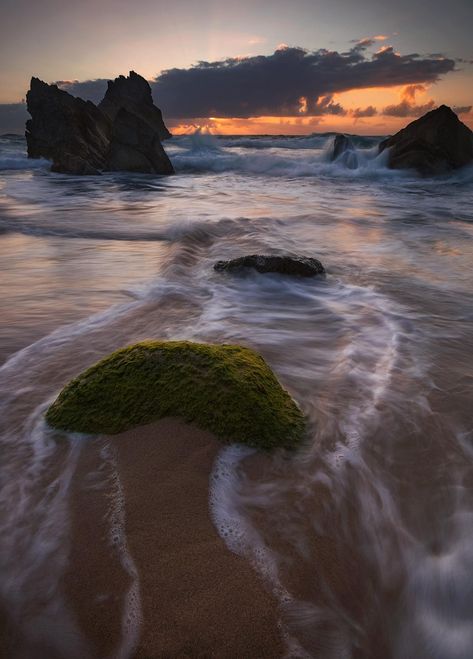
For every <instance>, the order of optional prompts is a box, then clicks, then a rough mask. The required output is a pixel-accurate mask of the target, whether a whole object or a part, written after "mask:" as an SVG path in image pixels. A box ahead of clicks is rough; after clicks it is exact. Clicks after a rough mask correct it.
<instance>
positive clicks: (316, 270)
mask: <svg viewBox="0 0 473 659" xmlns="http://www.w3.org/2000/svg"><path fill="white" fill-rule="evenodd" d="M245 268H253V269H254V270H256V271H257V272H261V273H265V272H278V273H280V274H283V275H298V276H300V277H314V276H315V275H321V274H324V273H325V269H324V266H323V265H322V264H321V263H320V261H318V260H317V259H312V258H307V257H304V256H261V255H258V254H253V255H251V256H241V257H240V258H237V259H232V260H231V261H217V263H216V264H215V265H214V269H215V270H217V271H218V272H238V271H242V270H243V269H245Z"/></svg>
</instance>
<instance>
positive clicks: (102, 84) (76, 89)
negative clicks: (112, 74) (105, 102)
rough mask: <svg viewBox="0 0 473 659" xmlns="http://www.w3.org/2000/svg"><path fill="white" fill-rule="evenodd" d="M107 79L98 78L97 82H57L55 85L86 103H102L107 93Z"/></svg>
mask: <svg viewBox="0 0 473 659" xmlns="http://www.w3.org/2000/svg"><path fill="white" fill-rule="evenodd" d="M107 82H108V80H107V79H104V78H97V79H95V80H85V81H83V82H80V81H79V80H56V81H55V83H54V84H55V85H57V86H58V87H60V88H61V89H64V90H65V91H66V92H69V94H72V96H80V97H81V98H83V99H84V100H85V101H92V103H100V101H101V100H102V99H103V97H104V95H105V92H106V91H107Z"/></svg>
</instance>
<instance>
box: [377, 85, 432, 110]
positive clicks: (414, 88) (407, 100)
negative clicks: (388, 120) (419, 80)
mask: <svg viewBox="0 0 473 659" xmlns="http://www.w3.org/2000/svg"><path fill="white" fill-rule="evenodd" d="M425 92H426V88H425V86H424V85H420V84H417V85H407V86H406V87H404V89H403V90H402V92H401V102H400V103H397V104H394V105H388V106H386V107H385V108H384V109H383V114H384V115H386V116H389V117H421V116H422V115H423V114H425V113H426V112H429V111H430V110H433V109H434V107H435V102H434V101H433V100H432V99H429V100H428V101H427V102H426V103H422V104H419V105H418V104H417V103H416V94H417V93H421V94H423V93H425Z"/></svg>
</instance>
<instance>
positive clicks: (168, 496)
mask: <svg viewBox="0 0 473 659" xmlns="http://www.w3.org/2000/svg"><path fill="white" fill-rule="evenodd" d="M107 447H108V448H107ZM110 447H111V448H112V453H114V457H113V459H114V460H116V465H117V467H118V472H119V476H120V481H121V485H122V492H123V499H124V504H125V505H124V514H125V529H126V542H127V549H128V555H129V556H131V557H132V559H133V561H134V564H135V566H136V570H137V572H138V575H139V588H140V594H141V604H142V621H141V626H140V637H139V641H138V644H137V649H136V651H135V652H134V655H133V656H136V657H140V658H142V659H145V658H146V659H150V658H152V657H219V658H220V657H229V658H230V657H280V656H282V655H283V652H284V650H283V643H282V639H281V637H280V633H279V630H278V627H277V618H278V613H277V606H276V602H275V600H274V599H273V597H272V596H271V595H270V594H269V593H268V592H267V591H266V589H265V587H264V585H263V584H262V582H261V581H260V579H259V577H258V576H257V574H256V573H255V572H254V571H253V569H252V568H251V567H250V565H249V564H247V562H246V561H244V560H243V559H242V558H240V557H238V556H236V555H234V554H232V553H231V552H229V551H228V549H227V548H226V546H225V544H224V542H223V541H222V540H221V538H220V537H219V536H218V535H217V533H216V531H215V529H214V527H213V525H212V522H211V519H210V516H209V509H208V486H209V474H210V470H211V468H212V465H213V462H214V459H215V456H216V455H217V452H218V450H219V448H220V447H221V444H220V443H219V442H218V441H217V440H216V439H215V438H214V437H213V436H212V435H211V434H209V433H206V432H203V431H200V430H198V429H196V428H194V427H192V426H190V425H187V424H185V423H183V422H180V421H177V420H174V419H166V420H163V421H161V422H159V423H156V424H152V425H149V426H145V427H142V428H138V429H134V430H131V431H128V432H125V433H123V434H121V435H117V436H115V437H113V438H110V439H97V440H92V441H90V444H89V446H87V447H86V448H85V449H84V450H83V451H82V455H81V458H80V462H79V465H78V469H77V472H76V474H75V478H74V483H73V491H72V497H71V506H72V529H71V532H72V538H71V554H70V564H69V568H68V570H67V572H66V575H65V581H64V586H65V591H66V596H67V600H68V601H69V603H70V605H71V606H72V609H73V611H74V613H75V616H76V618H77V620H78V623H79V628H80V630H81V632H82V634H83V635H84V636H85V637H86V639H87V644H88V652H89V653H90V655H91V656H92V657H106V656H107V657H108V656H118V655H117V653H118V649H119V647H120V644H121V636H122V629H121V622H122V620H121V618H122V613H123V603H124V598H125V595H126V593H127V591H128V589H129V587H130V584H131V583H132V578H131V577H130V575H129V574H128V573H127V570H126V569H125V568H124V567H123V546H122V545H121V544H120V542H118V544H117V543H115V545H111V542H110V515H111V514H112V516H113V514H114V513H113V510H112V511H111V509H110V506H111V502H112V499H111V496H110V495H111V492H112V488H113V484H112V483H111V481H110V479H109V474H107V473H106V472H107V468H106V467H104V466H103V460H102V461H100V460H99V459H98V457H99V454H100V452H102V457H103V455H104V453H103V452H104V451H105V452H107V451H109V450H110ZM101 463H102V468H101V469H100V468H99V465H100V464H101ZM104 483H106V485H105V486H104ZM113 547H115V550H114V549H113ZM123 629H125V630H126V626H125V627H124V628H123Z"/></svg>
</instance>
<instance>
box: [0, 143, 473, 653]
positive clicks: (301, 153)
mask: <svg viewBox="0 0 473 659" xmlns="http://www.w3.org/2000/svg"><path fill="white" fill-rule="evenodd" d="M332 140H333V137H332V136H330V135H327V136H310V137H301V138H288V137H284V136H281V137H277V138H271V137H261V138H254V137H248V138H241V137H239V138H214V137H212V136H207V135H201V134H196V135H194V136H187V137H180V138H173V140H172V141H170V142H169V143H166V149H167V150H168V152H169V155H170V157H171V160H172V162H173V164H174V166H175V168H176V171H177V175H176V176H174V177H168V178H161V177H154V176H147V175H130V174H107V175H103V176H101V177H83V178H79V177H68V176H62V175H57V174H51V173H50V172H49V171H48V167H47V163H41V162H40V163H32V162H31V161H27V160H26V159H25V158H24V154H23V155H22V151H23V149H24V145H23V141H22V140H21V139H20V138H3V139H0V169H1V171H0V256H1V258H0V272H1V278H0V286H1V301H0V305H1V307H0V357H1V359H2V360H3V362H4V363H3V367H2V368H1V369H0V390H1V392H0V412H1V414H0V430H1V440H0V441H1V445H2V452H3V456H4V457H3V461H2V466H1V467H0V475H1V476H2V489H1V491H0V506H1V509H2V511H3V515H2V517H1V519H0V527H1V528H0V531H1V533H0V595H1V597H2V600H3V602H4V606H5V607H8V608H9V609H10V610H12V611H14V612H15V614H16V615H17V616H18V617H19V618H21V617H22V616H24V615H25V611H26V610H27V608H28V603H29V602H30V600H31V598H34V597H35V592H36V595H37V593H38V592H41V593H42V597H45V599H46V600H47V601H45V602H44V603H43V604H42V606H43V609H44V611H46V609H47V608H48V607H52V606H53V604H54V606H56V608H57V607H58V606H59V605H58V601H59V600H58V591H57V583H58V579H59V577H60V574H61V570H62V569H63V568H64V563H65V561H67V542H66V541H65V539H64V538H65V536H64V533H65V531H64V528H65V525H67V510H65V508H64V501H65V500H66V499H67V483H68V478H69V475H70V472H71V470H73V469H74V460H75V459H76V458H75V451H76V445H77V443H75V442H72V444H71V450H70V451H69V453H67V455H63V454H61V455H60V459H61V460H62V463H61V464H63V467H62V469H61V470H60V472H59V475H58V473H57V470H56V471H55V473H54V474H50V473H49V471H48V460H49V459H50V456H51V454H55V455H56V452H57V451H58V448H57V446H56V444H55V442H54V441H53V439H52V438H51V436H50V433H49V431H48V429H47V428H46V427H45V426H44V423H43V422H42V416H41V415H42V411H43V410H44V408H45V407H46V405H47V404H48V402H49V401H50V400H52V399H53V398H54V396H55V395H56V394H57V392H58V391H59V390H60V389H61V387H62V386H63V385H64V384H65V383H66V382H67V381H68V380H69V379H70V378H71V377H73V376H74V375H76V374H77V373H79V372H80V371H81V370H82V369H83V368H84V367H86V366H88V365H90V364H91V363H93V362H94V361H96V360H97V359H99V358H100V357H102V356H104V355H106V354H107V353H109V352H110V351H112V350H113V349H115V348H117V347H119V346H122V345H125V344H127V343H131V342H134V341H137V340H140V339H144V338H163V339H166V338H169V339H171V338H186V339H195V340H204V341H216V342H220V341H226V342H240V343H242V344H244V345H248V346H251V347H254V348H256V349H257V350H259V351H260V352H261V353H262V354H263V356H264V357H265V358H266V359H267V361H268V362H269V364H270V365H271V366H272V368H273V369H274V370H275V372H276V373H277V374H278V376H279V377H280V379H281V381H282V382H283V384H284V385H285V386H286V387H287V388H288V389H289V391H290V392H291V393H292V395H293V396H294V397H295V398H296V400H297V401H298V402H299V403H300V405H301V406H302V407H303V409H304V411H305V412H306V413H307V414H308V416H309V419H310V423H311V433H310V441H309V442H308V445H307V446H306V447H305V448H304V449H303V450H302V451H301V452H300V454H298V455H297V456H295V457H292V458H291V459H288V458H287V456H282V455H274V456H270V457H268V456H266V457H264V456H254V455H253V456H249V457H248V455H247V452H241V451H240V450H239V449H238V448H234V447H232V448H230V449H225V450H223V452H222V454H221V456H220V458H219V461H218V463H217V465H216V466H215V470H214V474H213V478H212V488H211V510H212V514H213V516H214V520H215V524H216V526H217V528H218V529H219V531H220V533H221V534H222V536H223V537H224V538H225V540H226V541H227V543H228V545H229V546H230V547H231V548H232V549H233V550H235V551H238V552H241V553H242V554H244V555H246V556H247V557H248V558H249V559H250V560H252V561H253V562H254V564H255V566H256V567H257V569H259V570H261V572H262V573H263V574H264V575H265V577H266V578H267V579H268V581H269V583H271V584H272V587H273V588H274V589H275V593H276V594H277V596H278V597H279V598H280V600H281V606H282V619H283V625H284V628H285V630H286V633H287V639H288V644H289V647H291V648H292V653H293V656H303V653H304V652H305V653H307V654H308V655H309V656H314V657H317V658H319V657H334V658H337V659H338V658H339V657H373V658H374V659H377V658H379V657H380V656H383V657H390V656H392V657H399V658H403V659H404V658H405V657H413V658H414V657H416V658H424V657H425V658H426V659H427V658H429V659H430V658H436V657H439V658H442V659H445V658H446V659H450V658H452V659H453V658H455V659H457V658H458V659H460V658H462V659H467V658H469V657H471V648H472V647H473V632H472V627H471V624H470V612H471V610H472V607H473V577H472V576H471V575H472V574H473V549H472V547H473V543H472V536H473V496H472V489H471V488H472V485H473V481H472V473H473V472H472V461H473V443H472V440H473V437H472V433H473V424H472V420H471V400H472V394H473V378H472V373H473V322H472V321H473V269H472V265H471V264H472V262H473V258H472V257H473V169H471V168H470V169H467V170H464V171H461V172H458V173H456V174H455V175H452V176H449V177H445V178H438V179H430V180H429V179H418V178H416V177H415V176H414V175H412V174H409V173H405V172H393V171H390V170H388V169H387V168H386V167H385V162H384V160H383V158H382V157H381V158H379V157H376V148H375V145H376V139H375V138H358V139H357V140H356V146H357V155H358V161H359V165H360V166H359V167H358V169H356V170H352V169H347V168H345V167H344V166H343V163H342V162H335V163H331V162H329V151H330V144H331V141H332ZM33 165H34V166H33ZM248 253H272V254H283V253H290V254H295V255H297V254H301V255H305V256H315V257H316V258H319V259H320V260H321V261H322V262H323V263H324V265H325V266H326V269H327V277H326V279H313V280H292V279H286V278H283V277H280V276H278V275H257V274H249V275H247V276H243V277H229V276H226V275H222V274H219V273H216V272H215V271H214V270H213V268H212V266H213V263H214V262H215V261H217V260H221V259H226V258H232V257H236V256H240V255H242V254H248ZM56 457H57V455H56ZM68 474H69V475H68ZM58 479H59V480H58ZM45 482H50V485H51V487H50V488H49V490H48V491H47V492H45V491H44V483H45ZM53 482H54V483H56V485H55V486H54V487H53V485H52V483H53ZM40 484H41V488H43V489H39V486H40ZM45 543H46V544H45ZM25 544H26V545H28V551H27V552H25V553H22V552H20V551H19V550H18V548H19V547H24V546H25ZM45 546H46V547H47V551H45ZM52 554H54V556H56V560H55V562H54V563H53V567H51V568H50V569H49V570H48V572H47V574H45V573H44V565H45V561H46V560H48V562H49V565H52V564H51V561H50V557H51V555H52ZM38 575H41V579H38ZM25 580H26V581H27V582H28V583H29V584H34V583H37V584H38V586H37V590H36V591H35V588H31V589H30V590H28V592H27V594H25V592H24V590H22V589H21V588H19V584H20V583H23V582H24V581H25ZM20 592H22V593H23V594H22V595H21V594H20ZM45 593H49V595H48V597H49V598H50V599H49V600H48V597H46V596H45ZM38 615H40V613H38ZM64 624H66V622H65V623H64Z"/></svg>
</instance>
